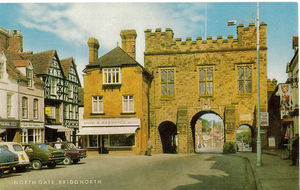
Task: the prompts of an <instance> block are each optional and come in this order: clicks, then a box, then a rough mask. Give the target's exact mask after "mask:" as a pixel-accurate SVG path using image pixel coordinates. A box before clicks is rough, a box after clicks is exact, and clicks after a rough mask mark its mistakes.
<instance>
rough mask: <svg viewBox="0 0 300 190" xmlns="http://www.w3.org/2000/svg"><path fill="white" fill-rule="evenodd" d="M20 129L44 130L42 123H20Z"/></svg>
mask: <svg viewBox="0 0 300 190" xmlns="http://www.w3.org/2000/svg"><path fill="white" fill-rule="evenodd" d="M21 128H35V129H41V128H44V123H32V122H21Z"/></svg>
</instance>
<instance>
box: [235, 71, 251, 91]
mask: <svg viewBox="0 0 300 190" xmlns="http://www.w3.org/2000/svg"><path fill="white" fill-rule="evenodd" d="M238 92H239V93H241V94H242V93H251V92H252V68H251V66H239V67H238Z"/></svg>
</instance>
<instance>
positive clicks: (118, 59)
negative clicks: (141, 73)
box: [87, 46, 139, 67]
mask: <svg viewBox="0 0 300 190" xmlns="http://www.w3.org/2000/svg"><path fill="white" fill-rule="evenodd" d="M137 64H139V63H138V62H137V61H136V60H134V59H133V58H132V57H130V56H129V55H128V54H127V53H126V52H125V51H124V50H123V49H122V48H120V47H119V46H118V47H116V48H114V49H113V50H111V51H110V52H108V53H107V54H105V55H103V56H102V57H100V58H98V60H97V61H96V62H94V63H91V64H89V65H87V67H89V66H96V65H99V66H101V67H119V66H122V65H137Z"/></svg>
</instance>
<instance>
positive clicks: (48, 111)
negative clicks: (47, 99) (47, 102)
mask: <svg viewBox="0 0 300 190" xmlns="http://www.w3.org/2000/svg"><path fill="white" fill-rule="evenodd" d="M45 114H46V115H51V107H49V106H47V107H45Z"/></svg>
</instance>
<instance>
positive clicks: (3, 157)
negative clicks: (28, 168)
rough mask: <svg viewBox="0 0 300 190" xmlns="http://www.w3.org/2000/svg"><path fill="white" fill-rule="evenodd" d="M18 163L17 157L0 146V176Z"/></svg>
mask: <svg viewBox="0 0 300 190" xmlns="http://www.w3.org/2000/svg"><path fill="white" fill-rule="evenodd" d="M18 163H19V158H18V155H16V154H14V153H12V152H11V151H9V150H8V149H7V148H6V147H4V146H1V145H0V176H2V175H3V173H4V171H5V170H10V169H11V168H12V167H14V166H16V165H17V164H18Z"/></svg>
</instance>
